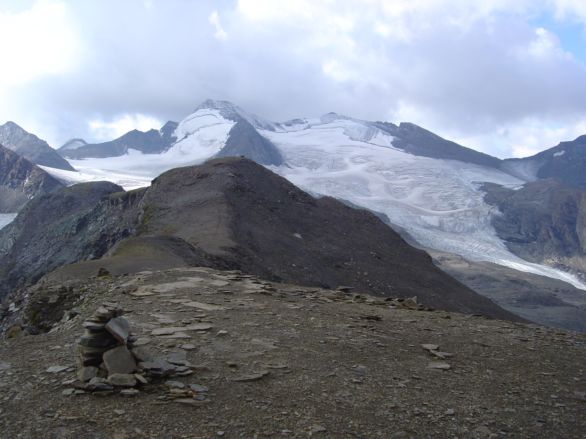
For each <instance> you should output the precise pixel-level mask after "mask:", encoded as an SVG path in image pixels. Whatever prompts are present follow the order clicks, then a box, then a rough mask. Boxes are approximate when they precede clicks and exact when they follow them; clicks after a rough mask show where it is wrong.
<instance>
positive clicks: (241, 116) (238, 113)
mask: <svg viewBox="0 0 586 439" xmlns="http://www.w3.org/2000/svg"><path fill="white" fill-rule="evenodd" d="M202 110H216V111H218V112H219V114H220V115H222V117H224V118H225V119H228V120H231V121H233V122H239V121H241V120H245V121H247V122H248V123H250V124H251V125H252V126H253V127H255V128H256V129H262V130H269V131H274V130H275V128H276V125H277V124H275V123H274V122H271V121H269V120H267V119H264V118H262V117H259V116H257V115H255V114H252V113H248V112H247V111H245V110H243V109H242V108H240V107H239V106H238V105H236V104H233V103H232V102H230V101H224V100H215V99H206V100H205V101H203V102H202V103H201V104H199V105H198V106H197V107H196V108H195V110H194V113H197V112H198V111H202Z"/></svg>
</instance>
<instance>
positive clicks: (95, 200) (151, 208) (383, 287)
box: [0, 158, 515, 318]
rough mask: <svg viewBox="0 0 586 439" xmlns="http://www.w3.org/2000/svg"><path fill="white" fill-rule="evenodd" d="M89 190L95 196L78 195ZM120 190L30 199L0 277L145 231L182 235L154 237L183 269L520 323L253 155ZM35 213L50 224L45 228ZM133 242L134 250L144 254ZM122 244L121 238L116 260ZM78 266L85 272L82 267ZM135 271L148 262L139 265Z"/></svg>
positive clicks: (372, 219) (421, 255)
mask: <svg viewBox="0 0 586 439" xmlns="http://www.w3.org/2000/svg"><path fill="white" fill-rule="evenodd" d="M80 191H90V193H91V194H93V196H92V197H90V196H87V195H86V196H80V194H79V192H80ZM118 191H120V188H118V187H115V186H113V185H110V184H107V183H102V184H101V185H100V186H99V187H96V185H95V184H86V185H82V186H74V187H72V188H68V189H66V190H63V191H61V192H59V193H57V194H54V195H53V194H52V195H50V196H48V197H44V198H42V199H40V200H38V201H37V202H36V203H34V204H33V203H31V204H30V205H29V206H27V209H26V212H25V211H23V212H22V213H21V214H20V215H19V216H18V217H17V219H16V220H15V222H14V223H13V224H11V225H10V226H9V227H8V228H7V230H6V231H4V230H3V231H2V232H0V247H1V246H2V245H3V244H4V245H6V243H7V241H9V240H12V241H13V242H15V245H14V246H12V248H11V249H10V250H9V251H8V253H7V255H5V256H4V257H2V259H0V266H2V267H4V266H6V263H5V261H6V260H7V259H8V260H9V261H11V262H12V268H11V269H10V270H9V272H8V273H7V272H6V271H5V272H4V273H0V283H1V284H3V285H15V283H17V282H18V279H22V278H29V279H31V280H36V279H37V278H38V277H39V276H40V275H42V274H45V273H47V272H49V271H50V270H52V269H54V268H56V267H57V266H59V265H64V264H67V263H72V262H76V261H80V260H83V259H95V258H97V257H100V256H102V255H104V254H105V253H106V251H107V250H108V249H109V248H111V247H112V246H113V244H114V243H115V242H117V241H119V240H121V239H123V238H125V237H126V236H130V235H134V236H136V237H142V238H143V240H142V241H140V242H139V244H140V246H142V250H141V251H140V252H141V253H142V254H148V253H149V252H150V251H151V249H153V247H152V246H150V245H149V242H148V240H147V239H144V238H147V237H159V238H160V239H166V240H171V239H172V240H174V242H172V243H170V242H167V243H166V244H164V245H163V244H161V241H160V240H156V242H155V250H153V253H156V252H161V251H162V252H165V254H167V255H169V254H173V255H174V257H176V258H179V259H180V260H183V261H184V263H183V264H180V261H179V262H178V265H186V263H185V258H182V257H181V255H187V257H188V258H191V259H192V262H191V263H194V264H195V265H197V264H198V263H199V262H198V260H203V262H204V265H208V266H209V265H211V266H213V267H218V268H233V269H240V270H242V271H244V272H246V273H250V274H255V275H258V276H261V277H263V278H265V279H269V280H274V281H282V282H291V283H298V284H301V285H308V286H312V285H314V286H322V287H337V286H339V285H347V286H351V287H355V288H356V290H357V291H363V292H374V293H378V294H382V295H386V296H393V297H411V296H417V297H418V298H419V300H420V301H421V302H422V303H424V304H426V305H428V306H432V307H437V308H443V309H447V310H454V311H461V312H467V313H480V314H485V315H488V316H491V317H499V318H515V317H514V316H513V315H512V314H509V313H508V312H506V311H504V310H503V309H501V308H500V307H498V306H497V305H495V304H494V303H492V302H491V301H490V300H488V299H486V298H484V297H482V296H480V295H478V294H476V293H475V292H473V291H472V290H470V289H468V288H467V287H465V286H464V285H462V284H461V283H459V282H458V281H456V280H454V279H453V278H451V277H450V276H448V275H447V274H445V273H443V272H442V271H441V270H439V269H438V268H436V267H435V266H434V265H433V263H432V260H431V258H430V257H429V255H428V254H427V253H425V252H423V251H421V250H417V249H414V248H413V247H411V246H409V245H408V244H407V243H406V242H405V241H404V240H403V239H402V238H401V237H400V236H399V235H398V234H397V233H395V232H394V231H393V230H392V229H391V228H390V227H388V226H387V225H385V224H384V223H383V222H382V221H380V220H379V219H378V218H377V217H376V216H375V215H373V214H372V213H369V212H367V211H364V210H356V209H352V208H351V207H348V206H346V205H344V204H342V203H341V202H339V201H336V200H334V199H332V198H321V199H314V198H312V197H311V196H309V195H308V194H306V193H305V192H303V191H301V190H300V189H298V188H297V187H295V186H293V185H292V184H291V183H289V182H288V181H287V180H285V179H283V178H281V177H279V176H278V175H276V174H274V173H272V172H270V171H269V170H267V169H265V168H264V167H262V166H260V165H258V164H256V163H254V162H252V161H250V160H247V159H236V158H225V159H216V160H212V161H210V162H207V163H205V164H204V165H201V166H194V167H186V168H178V169H173V170H171V171H168V172H166V173H164V174H162V175H161V176H159V177H158V178H156V179H155V180H153V183H152V185H151V186H150V187H149V188H148V189H144V190H140V191H136V192H133V193H124V192H118ZM116 192H118V193H116ZM52 197H54V198H53V199H51V198H52ZM90 198H91V199H90ZM55 206H58V208H59V210H64V212H63V214H61V215H59V216H58V217H53V218H50V217H47V216H45V215H44V212H46V210H47V209H52V210H53V211H56V210H57V209H55ZM36 218H43V222H42V223H40V224H37V223H36V221H37V220H36ZM41 233H42V234H43V239H42V240H40V239H39V238H40V234H41ZM136 244H137V243H136V242H135V243H134V244H133V245H131V246H130V249H131V250H132V249H133V248H134V250H132V251H133V252H134V253H133V252H132V251H131V253H130V254H136ZM190 248H193V250H192V249H190ZM48 249H50V255H49V256H48V257H47V255H46V252H47V251H48ZM123 251H124V246H123V245H122V243H120V244H119V245H118V250H117V251H114V249H113V253H115V254H114V256H116V255H117V256H120V254H121V252H122V253H123ZM23 258H24V260H23ZM120 260H121V259H120V258H118V261H120ZM101 262H102V265H103V266H104V267H106V268H107V269H108V270H111V271H112V272H113V273H116V272H117V271H118V272H119V271H120V269H119V267H117V264H116V263H115V258H104V259H102V261H101ZM43 264H44V266H43ZM94 264H95V263H94ZM32 265H34V270H32V269H31V266H32ZM82 265H83V264H82ZM90 265H91V264H90ZM187 265H188V264H187ZM81 268H82V267H79V265H78V266H77V267H76V270H77V272H78V273H79V270H80V269H81ZM93 268H95V265H94V266H93ZM133 268H134V270H140V269H144V267H140V264H138V265H137V266H136V267H133ZM63 270H67V268H64V269H63ZM125 270H129V268H128V266H127V267H126V268H125ZM9 273H13V274H12V275H10V274H9ZM15 273H18V275H17V277H16V278H15V277H14V276H15V275H14V274H15ZM62 274H63V275H64V276H65V275H66V274H67V273H62ZM94 274H95V273H94ZM0 288H1V287H0Z"/></svg>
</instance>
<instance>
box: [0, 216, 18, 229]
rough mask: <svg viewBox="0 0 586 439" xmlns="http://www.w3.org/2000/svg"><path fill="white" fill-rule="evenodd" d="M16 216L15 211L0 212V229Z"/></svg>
mask: <svg viewBox="0 0 586 439" xmlns="http://www.w3.org/2000/svg"><path fill="white" fill-rule="evenodd" d="M14 218H16V214H15V213H0V229H2V228H4V227H6V226H7V225H8V224H10V223H11V222H12V221H14Z"/></svg>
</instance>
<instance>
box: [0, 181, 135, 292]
mask: <svg viewBox="0 0 586 439" xmlns="http://www.w3.org/2000/svg"><path fill="white" fill-rule="evenodd" d="M140 194H141V192H124V191H123V190H122V188H121V187H119V186H117V185H115V184H113V183H109V182H96V183H82V184H77V185H75V186H71V187H67V188H64V189H61V190H59V191H55V192H51V193H49V194H46V195H43V196H40V197H37V198H35V199H33V200H32V201H30V202H29V203H28V204H26V205H25V207H24V208H23V209H22V210H21V211H20V213H19V214H18V216H17V217H16V219H15V220H14V221H13V222H12V223H10V224H9V225H8V226H6V227H5V228H3V229H2V230H0V297H1V296H2V295H4V294H6V293H7V292H9V291H10V290H11V289H13V288H15V287H19V286H22V285H26V284H29V283H34V282H36V281H37V280H38V279H39V278H40V277H41V276H42V275H43V274H45V273H47V272H49V271H51V270H54V269H55V268H57V267H60V266H62V265H64V264H70V263H72V262H75V261H80V260H84V259H95V258H98V257H100V256H102V255H103V254H104V253H105V252H106V251H107V250H108V249H109V248H110V247H111V246H112V245H113V244H114V243H116V242H117V241H119V240H120V239H122V238H124V237H126V236H129V235H130V233H132V230H133V229H132V227H133V225H134V222H135V221H136V218H135V217H136V215H135V214H134V212H132V209H130V208H131V207H132V202H133V200H136V199H137V197H138V196H139V195H140Z"/></svg>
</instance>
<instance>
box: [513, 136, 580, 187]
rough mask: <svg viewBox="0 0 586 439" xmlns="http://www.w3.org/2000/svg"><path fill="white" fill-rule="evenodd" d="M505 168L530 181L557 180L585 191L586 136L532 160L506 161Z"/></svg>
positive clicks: (537, 155)
mask: <svg viewBox="0 0 586 439" xmlns="http://www.w3.org/2000/svg"><path fill="white" fill-rule="evenodd" d="M503 169H504V170H505V171H507V172H510V173H513V174H514V173H517V175H522V176H524V177H525V178H526V179H528V180H529V181H534V180H537V179H547V178H555V179H556V180H559V181H560V182H562V183H564V184H565V185H568V186H572V187H576V188H581V189H586V135H583V136H579V137H577V138H576V139H575V140H572V141H568V142H561V143H560V144H558V145H557V146H554V147H553V148H549V149H546V150H545V151H542V152H540V153H538V154H535V155H534V156H531V157H526V158H522V159H507V160H504V162H503Z"/></svg>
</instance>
